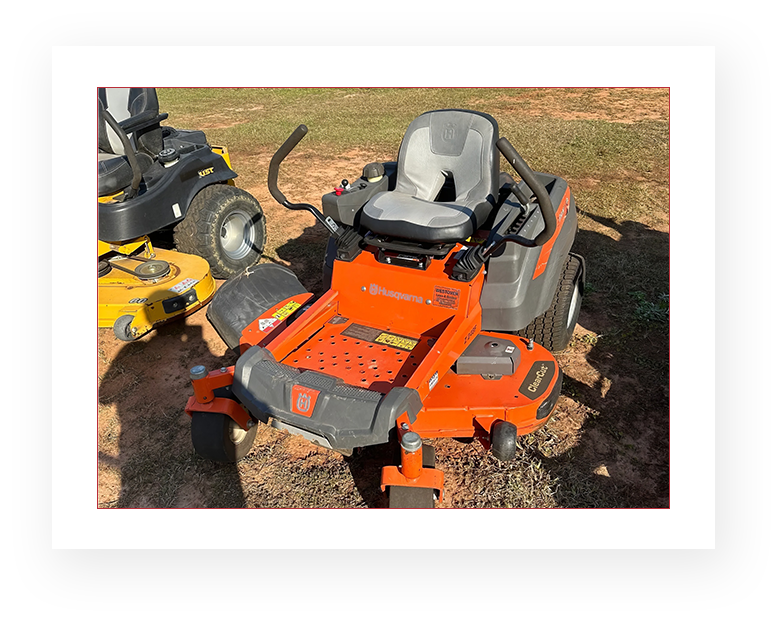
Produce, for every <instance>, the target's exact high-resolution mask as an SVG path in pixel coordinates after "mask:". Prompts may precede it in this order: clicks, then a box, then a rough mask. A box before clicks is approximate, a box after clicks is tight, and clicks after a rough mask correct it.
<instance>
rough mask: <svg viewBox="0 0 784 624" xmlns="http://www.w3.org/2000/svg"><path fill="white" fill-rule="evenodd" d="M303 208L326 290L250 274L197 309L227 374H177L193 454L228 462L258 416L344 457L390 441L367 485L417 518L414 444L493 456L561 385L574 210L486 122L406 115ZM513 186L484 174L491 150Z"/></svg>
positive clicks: (247, 442)
mask: <svg viewBox="0 0 784 624" xmlns="http://www.w3.org/2000/svg"><path fill="white" fill-rule="evenodd" d="M306 132H307V128H306V127H305V126H300V127H299V128H297V129H296V130H295V131H294V133H293V134H292V135H291V136H290V137H289V139H288V140H287V141H286V142H285V143H284V144H283V146H282V147H281V148H280V149H279V150H278V152H277V153H276V154H275V156H274V157H273V159H272V162H271V164H270V173H269V189H270V192H271V193H272V195H273V197H275V199H276V200H277V201H279V202H280V203H281V204H282V205H283V206H285V207H287V208H289V209H292V210H308V211H310V212H311V213H312V214H313V215H314V216H315V217H316V219H317V220H318V222H319V223H321V224H322V225H323V226H324V227H325V228H326V229H327V230H328V231H329V233H330V241H329V245H328V249H327V252H326V259H325V267H326V269H325V281H326V283H327V286H328V288H327V291H326V293H325V294H324V295H322V296H321V297H320V298H318V299H316V298H315V297H314V296H313V295H311V294H310V293H308V292H307V291H306V290H305V288H304V287H303V286H302V285H301V284H300V283H299V281H298V280H297V278H296V277H295V276H294V274H293V273H291V271H289V270H288V269H285V268H283V267H280V266H277V265H269V264H266V265H260V266H257V267H254V268H253V269H251V270H250V271H248V272H246V273H244V274H242V275H238V276H235V277H234V278H232V279H231V280H229V281H227V282H226V283H225V284H224V285H223V286H222V287H221V288H220V289H219V290H218V292H217V293H216V295H215V297H214V299H213V301H212V303H211V304H210V307H209V308H208V310H207V318H208V319H209V320H210V321H211V322H212V324H213V326H214V327H215V328H216V330H217V331H218V333H219V334H220V336H221V337H222V338H223V340H224V341H225V342H226V344H227V345H228V346H229V347H230V348H232V349H235V350H236V351H237V352H238V353H239V354H240V356H239V359H238V360H237V363H236V365H235V366H232V367H225V368H222V369H220V370H217V371H212V372H209V373H208V372H207V371H206V370H205V368H204V367H203V366H195V367H194V368H192V369H191V379H192V383H193V388H194V396H193V397H191V398H190V399H189V401H188V404H187V406H186V412H187V413H188V414H190V415H191V417H192V428H191V433H192V440H193V444H194V447H195V449H196V451H197V452H198V453H199V454H200V455H202V456H203V457H206V458H209V459H212V460H215V461H223V462H227V461H236V460H237V459H239V458H240V457H242V456H243V455H245V454H246V453H247V452H248V451H249V450H250V448H251V446H252V443H253V440H254V438H255V435H256V431H257V428H258V426H259V422H261V423H264V424H266V425H268V426H272V427H274V428H277V429H282V430H286V431H288V432H290V433H292V434H297V435H302V436H303V437H305V438H306V439H307V440H309V441H311V442H313V443H315V444H317V445H320V446H323V447H326V448H329V449H333V450H336V451H338V452H340V453H343V454H345V455H349V454H351V453H352V452H353V450H354V449H355V448H359V447H365V446H371V445H377V444H386V443H389V442H392V441H396V442H397V443H398V444H399V445H400V462H399V464H397V465H394V466H386V467H384V468H383V469H382V473H381V489H382V490H386V491H388V493H389V504H390V507H433V506H434V501H435V500H437V499H439V498H441V496H442V493H443V485H444V475H443V473H442V472H441V471H439V470H437V469H436V468H435V455H434V450H433V447H432V446H428V445H424V444H423V443H422V438H436V437H455V438H465V437H474V438H477V439H478V440H479V441H480V443H481V444H482V445H483V446H484V447H485V448H487V449H489V450H490V451H491V452H492V453H493V455H495V457H497V458H498V459H499V460H502V461H504V460H510V459H511V458H512V457H513V456H514V454H515V449H516V440H517V437H518V436H520V435H526V434H528V433H531V432H533V431H536V430H537V429H539V428H540V427H542V426H543V425H544V424H545V423H546V422H547V420H548V419H549V418H550V416H551V414H552V413H553V410H554V409H555V405H556V402H557V400H558V397H559V395H560V391H561V381H562V375H561V370H560V367H559V366H558V363H557V362H556V360H555V358H554V357H553V356H552V354H551V353H550V350H560V349H563V348H565V347H566V346H568V344H569V340H570V337H571V335H572V332H573V330H574V327H575V324H576V322H577V315H578V313H579V308H580V303H581V297H582V291H583V284H584V277H585V262H584V261H583V259H582V258H581V257H580V256H578V255H576V254H573V253H572V252H571V251H570V249H571V247H572V243H573V241H574V237H575V234H576V231H577V214H576V206H575V201H574V198H573V196H572V193H571V191H570V189H569V187H568V185H567V183H566V182H565V181H564V180H562V179H561V178H559V177H557V176H554V175H549V174H544V173H535V172H533V171H532V170H531V169H530V168H529V167H528V165H527V164H526V163H525V161H524V160H523V159H522V158H521V157H520V155H519V154H518V153H517V151H516V150H515V149H514V148H513V147H512V145H511V144H510V143H509V141H507V140H506V139H505V138H500V139H499V135H498V125H497V123H496V121H495V120H494V119H493V118H492V117H490V116H489V115H486V114H483V113H477V112H473V111H464V110H441V111H432V112H429V113H425V114H424V115H421V116H420V117H418V118H417V119H415V120H414V121H413V123H412V124H411V125H410V126H409V128H408V131H407V132H406V134H405V136H404V138H403V142H402V145H401V147H400V152H399V155H398V160H397V162H392V163H384V164H379V163H371V164H369V165H367V166H366V167H365V168H364V171H363V175H362V176H361V177H360V178H358V179H357V180H355V181H354V182H353V183H351V184H349V183H348V181H347V180H344V181H343V182H342V184H341V185H340V186H339V187H337V188H336V189H335V191H334V192H331V193H328V194H327V195H325V196H324V197H323V198H322V205H323V209H324V212H323V213H321V212H320V211H318V210H317V209H316V208H315V207H314V206H311V205H309V204H292V203H291V202H289V201H288V200H287V199H286V197H285V196H284V195H283V194H282V193H281V192H280V190H279V189H278V187H277V178H278V168H279V166H280V163H281V161H282V160H283V159H284V158H285V157H286V155H288V153H289V152H290V151H291V150H292V149H293V148H294V147H295V146H296V145H297V143H299V141H300V140H301V139H302V138H303V137H304V135H305V133H306ZM501 154H503V156H504V157H505V158H506V160H507V161H508V162H509V163H510V164H511V166H512V168H513V169H514V170H515V172H516V173H517V174H518V175H519V176H520V178H521V180H515V179H514V178H512V176H510V175H508V174H506V173H501V172H500V167H499V160H500V155H501Z"/></svg>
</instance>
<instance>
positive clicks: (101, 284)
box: [98, 249, 216, 338]
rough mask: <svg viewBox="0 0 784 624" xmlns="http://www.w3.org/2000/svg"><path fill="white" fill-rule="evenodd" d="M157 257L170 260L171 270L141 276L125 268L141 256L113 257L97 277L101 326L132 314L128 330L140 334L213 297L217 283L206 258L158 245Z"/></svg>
mask: <svg viewBox="0 0 784 624" xmlns="http://www.w3.org/2000/svg"><path fill="white" fill-rule="evenodd" d="M146 255H147V254H145V256H146ZM142 259H146V258H144V256H142ZM154 259H155V260H158V261H163V262H166V263H168V265H169V272H168V274H166V275H164V276H163V277H160V278H158V279H141V278H139V277H137V276H136V275H133V274H132V273H128V272H126V271H123V270H122V269H123V268H125V269H127V270H128V271H133V269H134V268H135V267H137V266H139V264H140V262H139V260H135V259H130V258H116V259H112V261H111V262H112V265H113V266H112V268H111V270H110V271H109V272H108V273H107V274H106V275H104V276H103V277H99V278H98V327H112V326H114V324H115V323H116V322H117V320H118V319H120V318H121V317H124V316H132V317H133V320H132V321H131V322H130V325H129V326H128V332H129V333H130V336H131V337H132V338H138V337H140V336H142V335H144V334H146V333H147V332H149V331H150V330H152V329H153V327H155V326H157V325H160V324H161V323H165V322H166V321H169V320H171V319H172V318H175V317H178V316H183V315H187V314H190V313H192V312H195V311H196V310H198V309H199V308H201V307H202V306H204V305H205V304H206V303H207V302H209V300H210V299H211V298H212V295H213V294H214V293H215V288H216V286H215V280H214V279H213V277H212V274H211V273H210V267H209V264H208V263H207V261H206V260H204V259H203V258H200V257H198V256H193V255H190V254H183V253H179V252H176V251H168V250H165V249H156V250H155V251H154ZM118 267H121V268H118Z"/></svg>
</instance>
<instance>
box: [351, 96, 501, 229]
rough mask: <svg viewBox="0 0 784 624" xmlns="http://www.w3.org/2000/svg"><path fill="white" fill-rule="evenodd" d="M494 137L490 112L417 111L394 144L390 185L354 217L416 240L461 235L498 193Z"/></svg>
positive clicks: (482, 215)
mask: <svg viewBox="0 0 784 624" xmlns="http://www.w3.org/2000/svg"><path fill="white" fill-rule="evenodd" d="M497 142H498V124H497V123H496V121H495V119H493V118H492V117H491V116H490V115H486V114H484V113H477V112H476V111H466V110H454V109H448V110H438V111H430V112H428V113H424V114H423V115H420V116H419V117H417V118H416V119H415V120H414V121H413V122H411V125H410V126H409V127H408V130H406V134H405V136H404V137H403V142H402V143H401V145H400V152H399V154H398V169H397V182H396V185H395V188H394V189H393V190H392V191H389V192H387V193H381V194H379V195H376V196H374V197H373V198H372V199H371V200H370V201H369V202H368V203H367V204H366V205H365V206H364V207H363V212H362V216H361V217H360V223H362V225H364V226H365V227H367V228H368V229H370V230H371V231H372V232H373V233H375V234H379V235H384V236H392V237H395V238H404V239H409V240H412V241H418V242H426V243H456V242H459V241H463V240H465V239H467V238H468V237H470V236H471V235H472V234H473V232H474V231H475V230H476V229H477V227H478V226H480V225H482V224H483V223H484V221H485V220H486V219H487V217H488V215H489V214H490V212H491V211H492V209H493V206H494V205H495V203H496V201H497V198H498V188H499V187H498V176H499V169H498V148H497V147H496V143H497Z"/></svg>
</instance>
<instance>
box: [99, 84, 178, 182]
mask: <svg viewBox="0 0 784 624" xmlns="http://www.w3.org/2000/svg"><path fill="white" fill-rule="evenodd" d="M98 106H99V115H98V195H99V196H103V195H112V194H114V193H117V192H119V191H121V190H122V189H123V188H125V187H127V186H128V185H129V184H131V182H132V181H133V170H132V169H131V164H130V162H129V161H128V158H127V157H126V156H125V148H124V147H123V143H122V140H121V139H120V137H119V136H117V133H116V132H114V131H113V130H112V129H111V128H109V127H108V125H107V123H106V121H105V120H104V119H103V117H102V116H101V115H100V109H101V108H102V109H104V110H107V111H108V112H109V113H111V115H112V117H114V119H115V121H117V122H118V123H121V122H123V121H125V120H126V119H130V118H131V117H133V116H135V115H140V114H142V113H147V112H149V111H154V112H155V113H156V114H157V113H158V96H157V94H156V92H155V89H150V88H141V87H132V88H108V89H107V88H100V89H98ZM128 138H129V139H130V140H131V145H132V146H134V148H135V149H136V150H137V160H138V161H139V166H140V167H141V168H142V171H144V170H146V169H147V167H149V166H150V165H151V164H152V163H153V157H154V156H155V155H156V154H158V152H160V151H161V149H163V135H162V131H161V128H160V126H159V125H158V124H153V125H151V126H149V127H147V128H145V129H144V130H143V131H139V132H132V133H129V135H128Z"/></svg>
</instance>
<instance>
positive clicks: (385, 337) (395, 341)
mask: <svg viewBox="0 0 784 624" xmlns="http://www.w3.org/2000/svg"><path fill="white" fill-rule="evenodd" d="M373 342H378V343H379V344H385V345H389V346H390V347H395V348H396V349H403V350H404V351H412V350H413V349H414V347H416V346H417V342H419V341H418V340H414V339H413V338H404V337H403V336H397V335H395V334H387V333H386V332H382V333H381V334H379V335H378V336H377V337H376V339H375V340H374V341H373Z"/></svg>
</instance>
